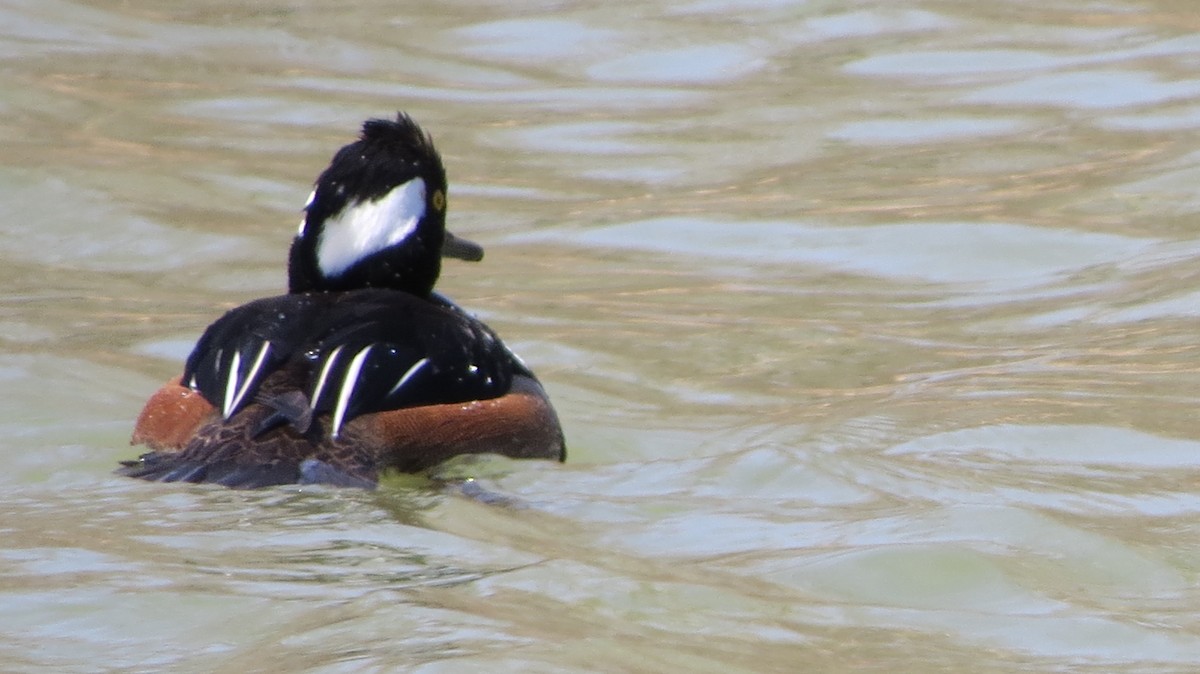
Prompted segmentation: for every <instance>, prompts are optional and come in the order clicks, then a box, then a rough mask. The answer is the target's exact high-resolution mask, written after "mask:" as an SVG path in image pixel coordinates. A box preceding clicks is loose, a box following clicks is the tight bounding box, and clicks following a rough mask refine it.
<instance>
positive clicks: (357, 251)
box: [317, 178, 425, 276]
mask: <svg viewBox="0 0 1200 674" xmlns="http://www.w3.org/2000/svg"><path fill="white" fill-rule="evenodd" d="M423 217H425V181H424V180H422V179H420V178H413V179H412V180H410V181H408V182H406V183H404V184H403V185H400V186H398V187H396V188H394V189H392V191H391V192H388V193H387V194H385V195H383V196H382V197H380V198H378V199H375V200H373V201H363V202H361V203H357V204H354V205H353V206H348V207H347V208H346V209H345V210H343V211H342V212H341V213H338V214H337V215H335V216H333V217H331V218H329V219H328V220H326V221H325V226H324V228H323V229H322V230H321V237H320V240H319V241H317V265H318V266H319V267H320V268H321V272H322V273H324V274H325V275H326V276H337V275H339V274H341V273H343V272H345V271H346V270H347V269H349V268H350V267H353V266H354V265H355V264H356V263H357V262H358V261H360V260H362V259H363V258H365V257H367V256H368V255H371V254H373V253H378V252H379V251H381V250H384V249H386V248H389V247H391V246H394V245H396V244H397V243H400V242H401V241H403V240H404V239H406V238H408V237H409V235H411V234H412V233H413V232H414V231H416V229H417V223H419V222H420V221H421V218H423Z"/></svg>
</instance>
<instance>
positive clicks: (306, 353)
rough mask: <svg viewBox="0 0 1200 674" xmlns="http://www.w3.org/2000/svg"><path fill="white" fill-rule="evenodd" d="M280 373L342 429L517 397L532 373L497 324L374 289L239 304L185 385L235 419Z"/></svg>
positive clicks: (200, 348) (208, 337)
mask: <svg viewBox="0 0 1200 674" xmlns="http://www.w3.org/2000/svg"><path fill="white" fill-rule="evenodd" d="M280 368H288V369H289V370H292V371H293V372H294V375H295V376H294V377H292V378H290V379H292V380H298V381H302V382H303V383H304V384H303V386H302V387H300V388H299V392H300V393H302V394H303V396H304V399H303V400H305V401H306V402H307V405H308V408H309V409H310V410H311V412H312V413H313V414H323V413H332V414H335V421H334V425H333V426H334V432H335V433H336V432H337V430H338V428H339V427H340V426H341V425H343V424H344V423H346V422H348V421H349V420H350V419H352V418H353V417H354V416H357V415H359V414H366V413H370V412H377V411H382V410H391V409H400V408H404V407H414V406H419V405H430V404H438V403H454V402H466V401H470V400H486V399H489V398H495V397H498V396H501V395H504V394H505V393H507V392H508V390H509V388H510V386H511V383H512V377H513V375H514V374H523V375H526V376H532V374H531V373H530V372H529V370H528V369H527V368H526V367H525V366H524V365H523V364H522V363H521V362H520V361H519V360H518V359H517V358H516V357H515V356H514V355H513V354H512V352H511V351H509V350H508V348H507V347H505V346H504V344H503V343H502V342H501V341H500V339H499V338H498V337H497V336H496V335H495V333H493V332H492V330H491V329H490V328H488V327H487V326H486V325H484V324H483V323H482V322H480V321H479V320H477V319H475V318H473V317H471V316H469V315H467V314H466V313H465V312H463V311H462V310H461V309H459V308H458V307H457V306H456V305H454V304H453V303H452V302H450V301H449V300H447V299H445V298H443V297H441V296H440V295H433V296H432V297H431V298H429V299H425V298H418V297H414V296H412V295H409V294H407V293H403V292H399V291H393V290H379V289H367V290H357V291H350V292H345V293H300V294H292V295H281V296H278V297H268V298H265V299H260V300H256V301H254V302H250V303H249V304H245V305H242V306H240V307H237V308H236V309H233V310H231V311H229V312H228V313H227V314H225V315H224V316H222V317H221V318H220V319H218V320H217V321H216V322H215V323H213V324H212V325H211V326H209V328H208V329H207V330H206V331H205V332H204V335H203V336H202V337H201V338H200V341H199V342H198V343H197V344H196V347H195V349H194V350H193V351H192V354H191V355H190V356H189V357H188V361H187V365H186V367H185V368H184V374H183V381H184V382H185V383H186V384H187V385H189V386H191V387H192V388H194V389H196V390H198V391H199V392H200V393H201V394H202V395H203V396H204V397H205V399H207V400H208V401H209V402H210V403H212V405H213V406H214V407H216V408H217V409H218V410H219V411H221V413H222V414H223V415H224V416H225V417H226V418H231V417H233V416H234V415H236V414H237V413H238V411H239V410H241V409H243V408H244V407H245V406H246V405H247V404H249V403H250V402H252V401H255V400H259V401H260V402H261V401H262V396H261V393H262V392H261V391H260V387H261V385H262V383H263V382H264V381H265V380H266V379H267V377H268V376H269V375H270V374H271V373H273V372H275V371H277V370H279V369H280ZM280 394H281V392H279V391H271V392H269V395H271V396H278V395H280ZM339 408H340V409H341V412H340V413H339ZM292 417H294V415H291V414H285V415H284V417H281V420H283V419H284V418H292Z"/></svg>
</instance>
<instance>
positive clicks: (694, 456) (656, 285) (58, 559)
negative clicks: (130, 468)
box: [0, 0, 1200, 673]
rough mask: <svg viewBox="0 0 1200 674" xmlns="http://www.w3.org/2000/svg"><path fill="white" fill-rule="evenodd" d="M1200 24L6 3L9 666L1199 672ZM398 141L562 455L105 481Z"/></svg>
mask: <svg viewBox="0 0 1200 674" xmlns="http://www.w3.org/2000/svg"><path fill="white" fill-rule="evenodd" d="M1194 10H1195V8H1194V6H1193V4H1192V3H1190V2H1183V1H1182V0H1175V1H1172V0H1159V1H1154V0H1124V1H1117V2H1109V3H1091V2H1085V3H1078V2H1069V3H1068V2H1040V3H1032V2H1025V1H1018V0H1009V1H1007V2H999V3H990V4H981V3H953V2H939V1H936V0H927V1H923V2H922V1H919V0H904V1H902V2H888V3H885V2H865V1H864V2H841V3H828V2H769V1H765V0H764V1H761V2H756V1H754V0H751V1H747V2H724V3H718V2H709V1H707V0H697V1H695V2H684V3H643V4H639V5H631V6H622V7H620V8H618V7H617V6H612V7H608V6H600V5H595V4H594V3H592V4H585V3H524V4H518V5H504V6H493V5H489V4H487V3H471V2H462V3H452V4H448V5H446V4H444V5H439V6H437V7H427V8H423V9H419V10H412V9H406V8H401V7H400V6H398V5H395V4H394V3H384V2H378V1H377V0H366V1H365V2H358V3H354V4H353V5H352V6H345V7H341V6H337V5H329V6H318V5H313V4H310V3H301V2H292V3H285V2H268V3H258V4H255V5H252V6H247V5H245V4H244V3H241V4H235V3H220V2H196V3H191V4H189V5H187V6H182V5H178V3H155V2H132V3H131V2H91V3H76V2H66V1H62V2H58V1H42V0H39V1H38V2H32V1H30V2H25V1H20V0H17V1H14V2H8V3H5V4H0V147H3V152H0V262H2V264H0V288H2V289H3V290H0V293H2V295H0V298H2V299H0V382H3V384H4V391H5V392H4V394H3V395H0V430H2V431H3V433H2V434H0V459H2V460H3V466H4V470H2V471H0V488H2V490H3V494H4V496H2V497H0V503H2V504H3V516H2V517H0V536H2V540H3V541H4V544H3V546H0V669H3V670H5V671H46V672H51V671H52V672H69V671H80V672H82V671H96V670H98V669H99V670H113V671H161V670H164V669H170V670H173V671H204V672H211V671H221V672H223V671H228V672H244V671H308V672H351V671H353V672H358V671H415V672H427V673H432V672H462V671H513V672H517V671H519V672H572V671H577V672H592V671H606V672H611V671H624V672H660V671H681V672H682V671H686V672H710V671H711V672H722V673H725V672H743V671H744V672H794V671H818V672H820V671H827V672H850V671H880V672H884V671H886V672H963V671H970V672H1034V671H1036V672H1045V671H1059V672H1105V673H1108V672H1163V671H1181V672H1183V671H1193V670H1194V669H1195V668H1196V663H1197V662H1198V661H1200V615H1198V613H1197V609H1198V607H1200V592H1198V591H1197V579H1198V577H1200V561H1198V560H1200V556H1198V553H1200V498H1197V496H1196V485H1197V484H1198V483H1200V433H1198V432H1197V423H1196V415H1195V409H1196V407H1197V403H1198V402H1200V395H1198V394H1197V390H1198V389H1200V387H1198V385H1200V373H1198V371H1197V365H1196V363H1197V360H1198V356H1200V349H1198V348H1197V347H1196V345H1195V344H1196V340H1195V328H1196V323H1197V316H1198V314H1200V304H1198V303H1200V290H1198V288H1200V284H1198V283H1197V282H1198V281H1200V265H1198V262H1200V238H1197V235H1196V229H1195V219H1196V212H1197V210H1200V200H1198V198H1197V196H1196V195H1197V189H1196V185H1197V184H1198V183H1200V180H1198V178H1200V168H1197V167H1200V152H1198V150H1197V143H1196V140H1195V139H1196V137H1197V136H1196V131H1197V128H1198V127H1200V78H1197V77H1196V75H1195V64H1196V63H1197V61H1198V59H1200V37H1198V33H1197V29H1198V28H1200V21H1197V19H1196V17H1195V11H1194ZM396 109H405V110H407V111H409V112H411V113H412V114H413V115H414V116H415V117H416V118H417V119H418V120H419V121H420V122H421V123H422V124H423V125H424V126H425V127H426V128H428V129H429V130H430V131H431V132H432V133H433V134H434V136H435V138H436V140H437V143H438V146H439V148H440V149H441V150H442V153H443V155H444V157H445V161H446V164H447V168H448V172H449V174H450V182H451V189H450V192H451V193H450V222H451V223H452V227H453V229H454V230H455V231H456V232H459V233H461V234H463V235H466V236H469V237H470V238H472V239H475V240H478V241H480V242H481V243H482V244H484V245H485V246H486V247H487V250H488V255H487V258H486V260H485V261H484V262H483V263H482V264H481V265H460V264H449V265H447V269H446V271H445V276H444V280H443V284H442V289H443V290H444V291H445V292H446V293H447V294H449V295H450V296H452V297H454V298H455V299H456V300H458V301H459V302H461V303H462V304H463V305H464V306H466V307H468V308H470V309H471V310H473V311H475V312H477V313H478V314H479V315H480V316H481V317H483V318H484V319H485V320H487V321H488V322H489V323H490V324H491V325H492V326H493V327H494V328H496V330H497V331H498V332H499V333H500V334H501V335H502V336H504V338H505V339H506V341H508V342H509V343H510V345H512V346H513V347H514V348H515V349H516V350H518V351H519V352H520V353H521V354H522V356H523V357H524V358H525V360H527V361H528V362H529V363H530V364H531V365H532V366H533V367H534V369H535V370H536V371H537V372H538V374H539V375H540V377H541V378H542V379H543V380H544V382H545V383H546V385H547V388H548V389H549V391H550V393H551V395H552V397H553V399H554V402H555V404H556V406H557V408H558V412H559V415H560V417H562V420H563V423H564V426H565V430H566V432H567V437H568V444H569V447H570V457H569V461H568V462H567V463H566V464H565V465H557V464H551V463H544V462H511V461H500V460H494V461H483V462H463V463H459V464H457V465H453V466H449V467H447V468H446V469H445V470H446V471H447V472H448V473H453V474H455V475H470V476H474V477H476V478H477V481H478V484H479V485H480V486H482V487H484V488H485V489H487V490H490V491H492V492H495V493H498V494H501V495H503V496H506V497H508V498H510V499H512V501H513V503H515V504H517V505H515V506H511V507H509V506H501V505H488V504H485V503H481V502H479V501H477V500H475V499H472V498H468V497H465V496H463V495H462V494H460V493H458V492H455V491H452V490H444V489H441V488H439V487H438V486H436V484H435V483H434V482H431V481H429V480H426V479H423V478H414V477H407V478H400V477H397V478H395V479H392V480H390V481H388V482H387V483H386V484H385V485H384V486H383V487H382V488H381V489H380V490H379V491H377V492H375V493H362V492H357V491H331V490H319V489H318V490H299V489H295V488H291V489H286V488H285V489H270V490H263V491H257V492H231V491H226V490H222V489H216V488H208V487H195V486H180V485H154V484H145V483H141V482H137V481H133V480H126V479H122V478H118V477H116V476H114V475H112V473H111V471H112V468H113V467H114V466H115V464H116V462H117V461H118V460H120V459H123V458H130V457H132V456H134V455H135V454H136V450H135V449H134V448H130V447H128V435H129V432H130V430H131V425H132V420H133V418H134V416H135V415H136V414H137V412H138V410H139V409H140V405H141V403H142V402H143V401H144V400H145V398H146V397H147V396H148V395H149V394H150V392H152V391H153V390H154V389H155V387H156V386H157V385H158V384H159V383H161V381H163V380H165V379H167V378H168V377H170V376H172V375H174V374H177V373H178V371H179V369H180V367H181V363H182V359H183V358H184V356H185V355H186V353H187V351H188V349H189V348H190V346H191V343H192V340H194V339H195V338H196V337H197V336H198V335H199V333H200V331H201V330H202V329H203V328H204V326H206V325H207V324H208V323H209V322H210V321H211V320H212V319H213V318H215V317H216V316H218V315H220V313H221V312H222V311H224V310H225V309H226V308H228V307H231V306H234V305H236V304H239V303H241V302H244V301H246V300H249V299H252V298H255V297H260V296H264V295H267V294H274V293H277V292H279V291H280V289H281V288H282V287H283V283H284V274H283V271H284V261H285V255H286V247H287V244H288V241H289V239H290V237H291V236H292V234H293V233H294V231H295V224H296V222H297V220H298V217H299V209H300V206H301V205H302V204H303V203H304V199H305V197H306V195H307V194H308V191H309V189H310V185H311V181H312V180H313V178H314V177H315V175H316V174H317V173H318V172H319V171H320V170H321V169H322V168H323V167H324V165H325V163H326V161H327V160H328V158H329V156H330V155H331V154H332V152H333V151H334V150H335V149H336V148H337V147H340V146H341V145H342V144H343V143H345V142H347V141H348V140H350V139H351V138H352V137H353V135H354V132H355V129H356V127H357V125H358V124H359V123H360V122H361V121H362V120H363V119H364V118H366V117H370V116H385V115H389V114H391V113H392V112H393V111H394V110H396Z"/></svg>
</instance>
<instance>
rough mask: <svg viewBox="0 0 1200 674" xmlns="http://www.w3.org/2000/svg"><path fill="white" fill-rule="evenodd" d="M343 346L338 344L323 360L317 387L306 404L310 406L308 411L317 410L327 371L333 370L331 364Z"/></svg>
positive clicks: (327, 377)
mask: <svg viewBox="0 0 1200 674" xmlns="http://www.w3.org/2000/svg"><path fill="white" fill-rule="evenodd" d="M345 346H346V345H345V344H339V345H338V347H337V348H336V349H334V350H333V351H332V352H331V353H330V354H329V357H328V358H326V359H325V364H324V365H323V366H321V374H320V375H319V376H318V377H317V385H316V386H314V387H313V392H312V395H311V396H309V398H308V399H309V403H308V404H309V405H310V406H311V407H310V409H314V410H315V409H316V408H317V402H318V401H319V400H321V394H322V393H324V392H325V382H326V381H328V379H329V371H330V370H332V369H333V364H334V362H335V361H336V360H337V357H338V354H340V353H341V352H342V348H343V347H345Z"/></svg>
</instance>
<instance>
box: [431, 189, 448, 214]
mask: <svg viewBox="0 0 1200 674" xmlns="http://www.w3.org/2000/svg"><path fill="white" fill-rule="evenodd" d="M433 207H434V208H436V209H437V210H439V211H444V210H446V194H445V193H444V192H442V191H441V190H438V191H436V192H434V193H433Z"/></svg>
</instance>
